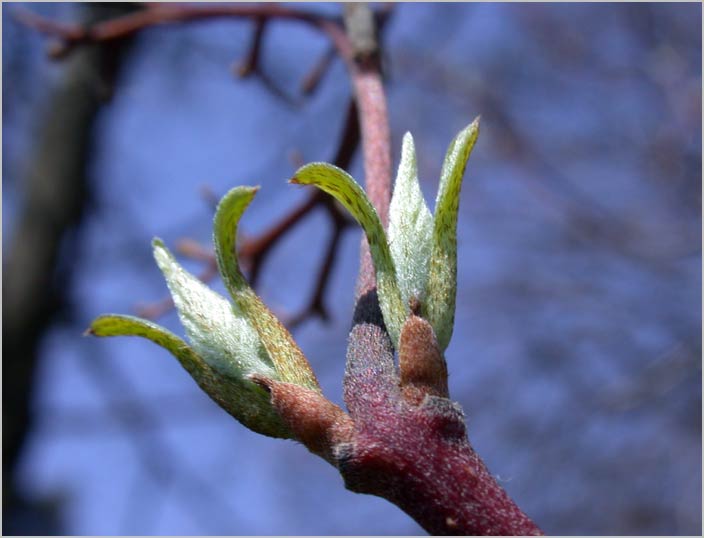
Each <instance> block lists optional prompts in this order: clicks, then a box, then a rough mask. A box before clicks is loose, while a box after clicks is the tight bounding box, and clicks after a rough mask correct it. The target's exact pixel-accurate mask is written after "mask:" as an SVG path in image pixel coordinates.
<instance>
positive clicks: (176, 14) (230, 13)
mask: <svg viewBox="0 0 704 538" xmlns="http://www.w3.org/2000/svg"><path fill="white" fill-rule="evenodd" d="M14 15H15V17H16V18H17V19H18V20H19V21H20V22H22V23H23V24H25V25H27V26H29V27H30V28H34V29H35V30H37V31H39V32H41V33H43V34H46V35H48V36H51V37H54V38H57V39H59V40H60V42H61V47H59V48H55V49H54V51H53V56H54V57H57V58H59V57H63V56H65V55H67V54H68V53H70V52H72V51H73V50H74V49H75V48H76V47H79V46H81V45H85V44H88V43H101V42H108V41H112V40H115V39H121V38H124V37H129V36H133V35H135V34H136V33H138V32H140V31H142V30H144V29H147V28H151V27H154V26H161V25H164V24H183V23H189V22H196V21H203V20H210V19H223V18H224V19H255V20H257V21H262V22H261V24H262V25H263V24H265V23H266V21H267V20H269V19H274V18H275V19H283V20H291V21H298V22H302V23H305V24H308V25H310V26H312V27H314V28H317V29H319V30H321V31H323V32H324V33H326V34H327V35H328V36H329V37H330V39H331V40H332V42H333V43H334V45H335V47H336V48H337V50H338V53H339V54H340V55H341V56H343V57H345V58H348V57H349V56H350V53H351V51H350V46H349V43H348V41H347V39H346V36H345V33H344V31H343V30H342V27H341V25H340V21H339V19H337V18H335V17H327V16H325V15H322V14H317V13H312V12H308V11H303V10H299V9H295V8H290V7H285V6H280V5H278V4H258V5H232V4H209V5H197V4H196V5H194V4H166V3H165V4H146V7H145V8H143V9H141V10H139V11H136V12H134V13H131V14H129V15H124V16H121V17H116V18H112V19H110V20H106V21H103V22H99V23H96V24H89V25H81V24H63V23H58V22H55V21H52V20H50V19H46V18H44V17H42V16H40V15H38V14H36V13H34V12H32V11H30V10H27V9H24V8H20V7H16V8H15V10H14ZM262 31H263V30H262ZM255 44H256V41H255Z"/></svg>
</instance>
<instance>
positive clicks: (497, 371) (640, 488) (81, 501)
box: [2, 3, 702, 535]
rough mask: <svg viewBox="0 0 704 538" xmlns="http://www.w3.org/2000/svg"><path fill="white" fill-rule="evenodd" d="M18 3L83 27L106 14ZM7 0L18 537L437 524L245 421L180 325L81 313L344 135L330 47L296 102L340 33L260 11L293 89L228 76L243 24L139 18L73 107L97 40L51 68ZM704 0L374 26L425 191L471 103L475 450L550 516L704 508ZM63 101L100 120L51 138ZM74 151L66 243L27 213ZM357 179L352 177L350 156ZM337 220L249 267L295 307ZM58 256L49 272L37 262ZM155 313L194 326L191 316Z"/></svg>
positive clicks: (9, 511) (347, 300) (462, 369)
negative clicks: (94, 91) (195, 367)
mask: <svg viewBox="0 0 704 538" xmlns="http://www.w3.org/2000/svg"><path fill="white" fill-rule="evenodd" d="M25 7H26V8H28V9H32V10H34V11H35V12H37V13H41V14H43V15H45V16H47V17H50V18H52V19H54V20H60V21H64V22H75V21H78V20H81V19H82V18H83V17H84V16H86V13H87V12H89V11H90V10H91V9H93V10H95V8H86V7H85V6H76V5H70V4H68V5H67V4H63V5H62V4H27V5H26V6H25ZM298 7H299V8H301V9H310V10H318V11H325V12H328V13H337V12H338V10H339V8H338V6H335V5H316V4H311V5H302V4H299V5H298ZM14 9H16V5H8V4H7V3H4V4H3V6H2V23H3V37H2V39H3V42H2V45H3V104H2V106H3V108H2V112H3V143H2V151H3V163H2V175H3V179H2V189H3V197H2V227H3V230H2V233H3V236H2V237H3V498H4V514H3V515H4V517H3V531H4V533H6V534H7V533H18V534H22V533H61V534H377V535H378V534H382V535H383V534H422V529H420V528H419V527H418V526H417V525H416V524H415V523H414V522H413V521H412V520H411V519H410V518H408V517H407V516H406V515H405V514H403V513H402V512H401V511H400V510H398V509H397V508H396V507H394V506H393V505H391V504H389V503H388V502H386V501H384V500H382V499H379V498H376V497H370V496H362V495H355V494H353V493H350V492H348V491H346V490H345V489H344V487H343V484H342V480H341V478H340V477H339V475H338V474H337V473H336V472H335V470H334V469H333V468H332V467H331V466H330V465H328V464H327V463H325V462H323V461H322V460H320V459H319V458H316V457H314V456H312V455H311V454H309V453H308V452H307V451H306V449H304V448H303V447H301V446H298V445H296V444H294V443H291V442H284V441H280V440H273V439H269V438H265V437H261V436H258V435H256V434H253V433H252V432H250V431H248V430H246V429H245V428H244V427H242V426H241V425H240V424H238V423H237V422H235V421H234V420H232V419H231V418H230V417H229V416H228V415H226V414H225V413H224V412H223V411H222V410H221V409H220V408H218V407H217V406H216V405H215V404H214V403H212V402H211V401H210V400H209V399H208V398H207V397H206V396H205V395H204V394H203V393H201V392H200V391H199V390H198V388H197V387H196V385H195V383H194V382H193V381H192V380H191V378H190V377H189V376H188V375H187V374H186V373H185V372H184V371H183V370H182V369H181V367H180V366H179V365H178V363H177V362H176V361H175V360H174V359H173V358H172V357H171V356H169V355H168V354H167V353H166V352H165V351H163V350H162V349H161V348H158V347H156V346H154V345H153V344H151V343H149V342H147V341H143V340H141V339H130V338H122V339H105V340H99V339H94V338H84V337H81V333H82V331H83V330H84V329H85V328H86V327H87V326H88V324H89V322H90V320H91V319H92V318H94V317H95V316H96V315H98V314H101V313H105V312H118V313H134V312H135V309H136V308H137V307H138V306H139V305H144V304H150V303H155V302H158V301H160V300H162V299H163V298H164V297H165V296H166V294H167V290H166V286H165V284H164V282H163V279H162V277H161V275H160V273H159V271H158V269H157V268H156V265H155V264H154V263H153V260H152V258H151V249H150V241H151V239H152V237H154V236H160V237H161V238H163V239H164V240H165V241H166V243H167V244H168V245H169V246H170V247H171V248H175V245H177V243H178V241H179V240H180V239H182V238H190V239H192V240H195V241H198V242H200V243H201V244H203V245H206V246H208V247H209V246H210V244H211V243H210V234H211V221H212V216H213V207H212V203H211V201H210V200H209V197H208V196H206V195H204V194H203V193H204V192H210V193H214V194H215V195H216V196H220V195H222V194H223V193H225V192H226V191H227V190H228V189H229V188H230V187H232V186H234V185H242V184H248V185H251V184H256V185H261V186H262V189H261V191H260V192H259V194H258V196H257V198H256V200H255V201H254V203H253V204H252V206H251V207H250V209H249V211H248V212H247V213H246V215H245V217H244V219H243V224H242V227H243V233H244V234H246V235H247V236H250V237H251V236H255V235H256V234H258V233H261V232H262V231H264V230H266V229H267V227H268V226H270V225H271V224H272V223H274V222H275V221H277V220H278V219H279V218H281V217H282V216H283V215H284V214H286V212H288V211H290V210H291V209H292V208H293V207H295V206H296V205H297V204H298V203H300V202H301V201H302V200H304V199H305V198H306V196H307V191H305V190H303V189H297V188H293V187H291V186H289V185H286V183H285V180H286V179H287V178H288V177H290V175H291V173H292V172H293V170H295V168H296V166H297V161H299V160H302V161H304V162H308V161H313V160H331V159H332V158H333V155H334V152H335V149H336V144H337V139H338V137H339V134H340V130H341V128H342V123H343V120H344V116H345V110H346V107H347V102H348V99H349V95H350V86H349V80H348V77H347V73H346V71H345V69H344V66H343V65H342V63H341V61H339V60H336V61H335V62H334V63H333V64H332V66H331V67H330V69H329V72H327V74H326V76H325V77H324V79H323V81H322V84H321V86H320V87H319V88H318V90H317V91H316V92H315V93H314V94H313V95H312V96H310V97H303V96H302V95H301V92H300V90H299V85H300V82H301V79H302V78H303V77H304V76H305V75H306V74H307V73H308V72H309V70H310V69H311V68H312V66H313V65H314V64H315V63H316V61H317V60H318V59H319V58H320V57H321V56H322V55H324V54H325V52H326V50H327V47H328V44H327V41H326V39H325V38H324V37H323V36H322V35H320V34H318V33H316V32H314V31H313V30H311V29H309V28H307V27H303V26H301V25H298V24H296V23H287V22H274V23H273V24H271V25H270V26H269V27H268V28H267V33H266V35H265V40H264V48H263V50H262V55H263V56H262V67H263V69H264V70H265V72H266V73H267V75H268V76H269V77H270V79H271V80H272V81H273V82H274V83H275V85H276V86H277V87H278V88H280V89H281V91H282V92H284V94H285V95H286V96H287V98H282V97H281V96H277V95H276V94H275V93H273V92H272V91H270V90H268V89H267V87H266V86H265V85H264V84H262V82H261V80H259V79H257V78H256V77H254V78H249V79H246V80H238V79H237V78H236V77H235V76H234V75H233V72H232V65H233V63H237V62H238V61H240V60H241V59H242V58H243V57H244V56H245V55H246V53H247V50H248V47H249V43H250V40H251V37H252V32H253V23H252V22H246V21H228V20H220V21H216V22H199V23H192V24H184V25H177V26H163V27H158V28H153V29H149V30H147V31H144V32H143V33H141V34H140V35H139V36H138V37H137V38H136V39H135V40H134V42H133V43H131V48H130V49H129V51H128V52H127V51H126V52H125V53H124V54H123V55H122V56H121V58H120V65H119V69H115V72H114V73H113V74H114V84H113V86H112V93H111V99H110V100H109V101H100V103H99V104H94V105H92V106H93V108H90V107H88V108H89V109H90V112H85V109H86V107H83V108H81V106H82V105H80V104H78V105H76V107H75V108H74V107H72V106H65V101H60V100H59V101H57V99H61V98H62V95H63V96H64V97H65V96H66V91H67V90H66V88H67V87H70V85H71V84H72V83H73V82H72V81H74V82H75V79H81V77H84V76H85V73H84V72H82V71H81V70H80V62H81V61H86V58H85V56H82V55H83V54H84V53H83V52H80V53H75V54H73V55H72V56H71V57H70V58H68V59H66V60H64V61H62V62H56V61H51V60H49V59H48V58H47V54H46V45H47V41H46V40H45V39H44V38H43V37H42V36H40V35H39V34H38V33H37V32H36V31H34V30H31V29H28V28H26V27H24V26H22V25H20V24H18V23H17V22H16V20H15V19H14V18H13V16H12V12H13V10H14ZM103 9H104V8H103ZM114 9H120V7H119V6H118V7H116V8H114ZM123 9H124V8H123ZM93 15H94V13H93ZM103 15H104V13H103ZM701 15H702V14H701V5H699V4H480V3H478V4H445V5H441V4H399V5H397V6H396V9H395V10H394V12H393V14H392V15H391V17H390V19H389V22H388V24H387V25H386V27H385V30H384V36H383V37H384V50H385V64H386V68H387V72H388V99H389V110H390V121H391V127H392V133H393V148H394V162H395V163H397V162H398V154H399V149H400V141H401V137H402V135H403V133H404V132H406V131H411V132H412V133H413V135H414V137H415V141H416V146H417V149H418V161H419V171H420V177H421V180H422V187H423V189H424V192H425V194H426V196H427V198H428V199H429V200H431V201H432V199H433V198H434V194H435V191H436V188H437V179H438V175H439V170H440V166H441V162H442V158H443V156H444V152H445V149H446V147H447V144H448V143H449V141H450V140H451V139H452V137H453V136H454V135H455V134H456V132H457V131H458V130H459V129H461V128H462V127H463V126H465V125H466V124H467V123H469V121H471V120H472V119H473V118H474V117H475V116H476V115H479V114H481V116H482V132H481V135H480V138H479V141H478V143H477V145H476V147H475V149H474V153H473V155H472V157H471V159H470V163H469V166H468V169H467V175H466V179H465V186H464V189H463V192H462V202H461V206H460V222H459V270H458V272H459V289H458V305H457V315H456V325H455V333H454V338H453V341H452V343H451V345H450V347H449V348H448V350H447V360H448V363H449V368H450V389H451V394H452V396H453V398H454V399H455V400H457V401H459V402H460V403H461V405H462V406H463V408H464V409H465V412H466V413H467V416H468V426H469V434H470V440H471V441H472V444H473V445H474V447H475V448H476V449H477V451H478V452H479V454H480V455H481V456H482V457H483V458H484V460H485V462H486V463H487V465H488V467H489V469H490V470H491V471H492V472H493V473H494V474H495V475H497V476H498V478H499V481H500V482H501V484H502V485H503V486H504V487H505V489H506V490H507V491H508V492H509V494H510V495H511V496H512V497H513V498H514V499H515V500H516V501H517V502H518V504H519V505H520V506H521V507H522V508H523V509H524V510H525V511H526V512H527V513H528V514H529V515H530V516H532V517H533V518H534V519H535V520H536V522H537V523H538V524H539V525H541V527H542V528H543V529H544V530H545V531H546V532H547V533H552V534H556V533H557V534H645V535H652V534H700V532H701V525H702V515H701V504H702V498H701V486H702V482H701V479H702V474H701V461H702V460H701V449H702V447H701V440H702V437H701V424H702V402H701V390H702V386H701V379H702V372H701V143H702V140H701V102H702V87H701V63H702V57H701V37H702V36H701ZM87 16H91V14H90V13H88V15H87ZM86 54H87V53H86ZM84 82H85V81H84ZM109 88H110V87H109V86H106V88H105V89H106V90H107V89H109ZM62 92H63V93H62ZM79 93H80V92H79ZM103 93H105V95H104V96H103V97H105V96H107V95H108V94H109V92H103ZM73 97H74V98H75V93H74V94H73ZM57 103H59V104H57ZM86 118H89V119H86ZM73 121H75V122H81V121H82V122H84V124H85V123H86V122H87V123H90V122H92V123H91V125H92V127H91V130H90V136H88V137H84V138H81V136H78V134H79V133H80V132H82V131H81V128H82V127H80V126H79V123H77V124H76V125H77V126H76V127H75V128H74V127H71V128H69V129H68V130H67V131H66V130H65V131H63V132H68V133H69V135H71V133H76V134H77V136H75V137H73V136H68V137H66V135H63V136H59V137H58V140H59V141H60V142H61V143H60V144H56V143H54V144H53V146H52V144H48V145H49V146H51V147H49V148H48V149H47V147H46V146H47V143H46V141H47V140H54V139H55V138H56V137H55V138H54V139H52V138H51V137H50V136H49V135H47V134H46V133H47V132H49V133H51V132H55V131H56V130H57V129H58V130H59V131H60V132H61V128H64V129H66V126H67V125H68V126H71V125H72V124H71V123H70V122H73ZM52 129H53V130H54V131H52ZM76 147H81V148H84V150H85V151H83V152H81V150H78V149H76ZM41 148H44V149H41ZM74 154H75V155H74ZM71 155H74V156H75V159H74V160H75V161H76V162H79V163H83V164H84V165H85V174H86V180H85V185H83V186H82V187H80V188H79V189H78V194H77V195H76V196H75V197H74V198H73V199H74V202H75V200H78V201H77V202H75V203H77V204H78V207H77V208H74V210H72V211H73V212H72V213H71V214H72V215H73V216H72V217H71V218H68V219H67V221H66V222H67V223H65V224H66V225H65V226H64V228H62V229H65V232H62V233H60V234H58V233H57V237H54V244H55V245H56V252H55V256H54V257H53V258H52V257H50V256H48V254H47V252H45V249H46V247H45V246H44V243H43V242H42V241H40V240H27V239H26V237H27V236H25V235H23V229H24V227H27V226H29V227H30V228H31V227H32V223H36V222H41V220H42V218H43V217H44V216H46V215H47V214H49V213H51V211H48V210H47V211H44V210H43V209H42V208H48V207H50V206H52V205H56V206H58V205H59V204H60V203H63V202H62V200H64V199H65V198H66V193H67V192H69V191H71V190H72V189H75V186H71V185H70V184H72V183H71V182H73V181H74V180H76V178H75V177H74V178H72V177H71V176H70V175H68V176H66V178H65V180H66V182H67V183H66V184H62V183H60V182H59V180H56V179H52V180H51V181H50V182H49V185H50V187H49V191H48V193H44V194H41V195H38V196H39V198H40V199H41V200H42V203H43V204H44V206H42V203H40V204H38V205H37V204H34V205H32V204H31V203H30V202H31V201H32V200H36V196H37V195H36V193H34V194H32V189H33V188H38V187H37V185H41V184H42V182H41V181H39V180H37V179H36V178H37V177H51V174H52V173H53V172H54V171H55V168H52V166H53V165H51V164H47V163H45V162H44V160H46V159H51V158H54V159H55V161H49V162H55V163H59V164H61V163H64V164H65V163H66V160H67V159H68V160H70V158H71ZM52 156H53V157H52ZM62 159H63V160H62ZM351 172H352V173H353V175H355V176H356V177H357V178H359V179H360V180H361V179H362V177H363V175H362V171H361V162H360V159H359V158H357V159H356V160H355V161H354V164H353V166H352V167H351ZM32 178H34V179H32ZM45 186H46V185H45ZM37 208H39V209H37ZM79 215H80V218H78V216H79ZM50 226H52V224H51V223H50ZM55 228H56V227H55ZM329 233H330V229H329V226H328V221H327V220H326V217H325V214H324V212H323V211H320V210H318V211H317V212H315V213H313V214H311V215H310V216H309V217H308V218H307V219H306V220H304V221H303V222H302V223H301V224H300V225H299V226H297V227H296V228H294V229H293V230H292V231H291V233H290V234H289V235H288V236H287V237H286V239H285V240H284V241H283V242H282V243H281V244H280V245H278V246H277V248H276V249H275V250H274V251H273V252H272V253H271V255H270V256H269V258H268V259H267V261H266V265H265V266H264V268H263V273H262V275H261V278H260V279H259V284H258V288H259V292H260V294H261V295H262V297H263V298H264V300H265V301H266V302H267V304H268V305H270V306H271V307H272V308H273V309H274V310H275V311H276V312H278V313H280V314H281V315H283V316H286V315H289V314H291V313H295V312H296V311H298V309H300V308H301V307H302V306H303V305H304V304H305V302H306V300H307V298H308V296H309V294H310V291H311V289H312V287H313V286H314V283H315V282H314V281H315V274H316V271H317V267H318V264H319V262H320V258H321V257H322V255H323V252H324V248H325V244H326V241H327V240H328V235H329ZM29 237H32V236H29ZM359 239H360V233H359V231H358V230H357V229H356V228H355V229H354V230H352V231H348V232H346V233H345V235H344V236H343V241H342V243H341V245H340V248H339V250H338V253H337V256H336V263H335V267H334V272H333V274H332V281H331V285H330V287H329V291H328V293H327V294H326V304H327V305H328V307H329V310H330V312H331V315H332V319H331V320H330V321H329V322H328V323H323V322H322V321H320V320H319V319H312V320H308V321H306V322H305V323H303V324H301V325H300V326H299V327H298V328H296V330H295V333H294V335H295V337H296V339H297V341H298V342H299V344H300V346H301V347H302V349H303V350H304V352H305V353H306V355H307V356H308V358H309V360H310V362H311V364H312V366H313V368H314V370H315V371H316V373H317V375H318V377H319V379H320V381H321V384H322V385H323V388H324V391H325V393H326V395H327V396H328V397H329V398H331V399H332V400H333V401H335V402H337V403H340V404H342V402H341V380H342V372H343V368H344V355H345V348H346V338H347V331H348V328H349V324H350V319H351V311H352V306H353V287H354V283H355V277H356V271H357V263H358V261H357V260H358V247H359ZM48 258H49V262H47V259H48ZM20 259H23V260H24V263H26V265H25V266H24V267H25V269H22V267H23V266H22V265H21V264H20V263H19V262H18V263H17V264H15V266H14V268H13V266H11V264H12V262H14V261H17V260H20ZM43 263H49V265H48V268H46V269H45V270H43V272H42V274H44V277H45V280H41V279H40V280H38V281H36V282H24V281H23V277H27V278H29V275H31V274H32V271H31V270H28V269H26V268H37V267H42V264H43ZM184 264H185V265H186V267H188V268H189V269H191V270H193V271H194V272H199V271H201V270H202V269H203V264H202V263H198V262H194V261H192V260H185V259H184ZM17 266H19V267H20V269H17ZM212 286H213V287H214V288H216V289H218V290H221V291H222V290H223V287H222V285H221V283H220V282H219V281H213V282H212ZM17 290H26V292H23V294H19V292H18V291H17ZM18 294H19V295H18ZM11 300H14V301H15V302H14V303H13V302H11ZM25 310H28V311H29V313H27V312H25ZM37 312H38V313H39V314H37V316H39V318H38V319H39V321H37V319H35V318H33V317H32V315H33V314H32V313H35V314H36V313H37ZM27 320H28V321H27ZM159 322H160V323H162V324H164V325H166V326H167V327H169V328H171V329H172V330H174V331H176V332H177V333H179V334H180V333H181V332H182V330H181V328H180V326H179V323H178V320H177V318H176V315H175V313H174V312H169V313H168V314H166V315H165V316H163V317H162V318H160V320H159ZM22 323H34V325H33V330H27V329H26V327H24V325H22ZM23 338H24V339H25V340H26V341H23V340H22V339H23ZM23 346H24V347H23ZM23 401H24V402H23ZM25 404H26V405H28V406H29V407H28V408H27V409H28V414H27V415H26V416H25V415H23V414H22V413H21V412H20V409H22V406H23V405H25ZM11 443H14V451H12V450H10V449H9V448H8V446H9V445H10V444H11ZM10 456H12V457H10Z"/></svg>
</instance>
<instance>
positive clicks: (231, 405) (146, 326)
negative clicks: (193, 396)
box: [88, 315, 292, 439]
mask: <svg viewBox="0 0 704 538" xmlns="http://www.w3.org/2000/svg"><path fill="white" fill-rule="evenodd" d="M88 333H89V334H93V335H95V336H141V337H143V338H146V339H148V340H151V341H152V342H154V343H155V344H157V345H159V346H161V347H163V348H164V349H166V350H167V351H170V352H171V353H172V354H173V355H174V356H175V357H176V358H177V359H178V361H179V362H180V363H181V365H182V366H183V367H184V368H185V369H186V371H187V372H188V373H189V374H190V375H191V376H192V377H193V379H195V381H196V383H198V385H199V386H200V387H201V388H202V389H203V390H204V391H205V392H206V394H208V395H209V396H210V397H211V398H212V399H213V400H215V401H216V402H217V403H218V404H219V405H220V406H221V407H222V408H223V409H225V410H226V411H227V412H228V413H229V414H230V415H232V416H233V417H234V418H236V419H237V420H239V421H240V422H241V423H242V424H243V425H244V426H246V427H247V428H249V429H251V430H253V431H255V432H258V433H261V434H264V435H268V436H270V437H281V438H285V439H289V438H291V437H292V434H291V431H290V430H289V428H288V426H286V425H285V423H284V422H283V420H282V419H281V418H280V416H279V414H278V413H277V412H276V411H275V410H274V408H273V407H272V405H271V399H270V396H269V395H268V394H267V393H266V392H265V391H264V390H262V389H261V388H260V387H258V386H257V385H256V384H255V383H253V382H252V381H250V380H249V379H248V378H245V377H238V376H237V374H236V372H235V371H227V372H226V371H221V370H220V369H219V368H218V367H216V366H214V365H211V364H208V363H207V362H206V361H205V360H204V359H203V357H201V356H200V355H198V354H197V353H196V352H195V351H194V350H193V348H191V347H190V346H189V345H188V344H187V343H186V342H184V341H183V340H182V339H181V338H179V337H178V336H176V335H175V334H173V333H171V332H170V331H167V330H166V329H164V328H163V327H160V326H159V325H156V324H155V323H152V322H150V321H147V320H144V319H139V318H135V317H132V316H121V315H104V316H100V317H98V318H96V319H95V320H94V321H93V323H92V324H91V326H90V329H89V330H88Z"/></svg>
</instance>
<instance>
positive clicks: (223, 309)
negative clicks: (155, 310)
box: [152, 239, 279, 379]
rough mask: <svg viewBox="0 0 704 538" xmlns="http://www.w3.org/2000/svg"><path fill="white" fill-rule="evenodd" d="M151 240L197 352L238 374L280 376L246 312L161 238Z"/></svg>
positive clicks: (218, 365) (213, 365) (218, 368)
mask: <svg viewBox="0 0 704 538" xmlns="http://www.w3.org/2000/svg"><path fill="white" fill-rule="evenodd" d="M152 244H153V246H154V258H155V259H156V263H157V264H158V265H159V268H160V269H161V271H162V273H164V277H165V278H166V283H167V285H168V286H169V291H171V295H172V296H173V299H174V304H175V305H176V309H177V310H178V315H179V318H180V319H181V323H182V324H183V327H184V329H185V330H186V335H187V336H188V339H189V341H190V342H191V345H192V346H193V349H194V350H195V352H196V353H198V355H200V356H201V357H203V359H204V360H205V361H206V362H207V363H208V364H209V365H211V366H212V367H214V368H216V369H217V370H219V371H221V372H225V373H229V374H230V375H233V376H235V377H245V376H248V375H251V374H253V373H260V374H262V375H266V376H273V377H274V378H276V379H279V375H278V374H277V372H276V370H275V369H274V364H273V363H272V361H271V359H270V358H269V355H268V354H267V352H266V350H265V349H264V347H263V346H262V345H261V342H260V340H259V335H258V334H257V332H256V330H255V329H254V327H252V325H251V324H250V323H249V320H248V319H247V317H246V316H245V314H244V313H242V312H241V311H240V309H239V308H238V307H237V306H236V305H234V306H233V305H231V304H230V303H229V302H228V301H226V300H225V299H224V298H223V297H221V296H220V295H219V294H217V293H215V292H214V291H213V290H211V289H210V288H209V287H208V286H206V285H205V284H203V283H202V282H201V281H200V280H198V279H197V278H196V277H194V276H193V275H192V274H190V273H189V272H187V271H186V270H185V269H183V267H181V266H180V265H179V263H178V262H177V261H176V260H175V259H174V257H173V255H172V254H171V253H170V252H169V250H168V249H167V248H166V247H165V246H164V244H163V243H162V242H161V240H159V239H155V240H154V241H153V243H152Z"/></svg>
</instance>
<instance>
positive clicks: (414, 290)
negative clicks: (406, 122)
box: [389, 133, 433, 304]
mask: <svg viewBox="0 0 704 538" xmlns="http://www.w3.org/2000/svg"><path fill="white" fill-rule="evenodd" d="M432 236H433V217H432V215H431V214H430V210H429V209H428V206H427V205H426V204H425V200H424V199H423V193H422V192H421V190H420V185H419V184H418V168H417V166H416V152H415V147H414V145H413V137H412V136H411V133H406V135H405V136H404V137H403V146H402V148H401V163H400V164H399V167H398V174H397V175H396V183H395V184H394V194H393V196H392V197H391V206H390V209H389V247H390V249H391V256H392V257H393V260H394V266H395V267H396V276H397V279H398V285H399V288H400V289H401V297H402V299H403V302H404V304H408V301H409V299H411V297H415V298H416V299H419V300H420V301H421V302H423V300H424V295H425V285H426V281H427V279H428V265H429V260H430V249H431V240H432Z"/></svg>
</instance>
